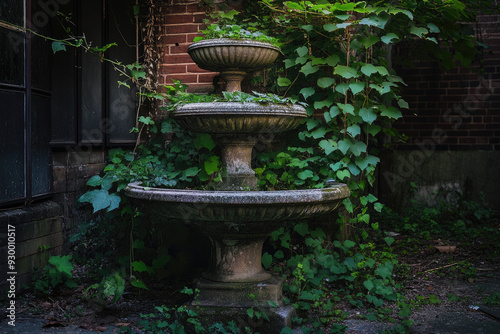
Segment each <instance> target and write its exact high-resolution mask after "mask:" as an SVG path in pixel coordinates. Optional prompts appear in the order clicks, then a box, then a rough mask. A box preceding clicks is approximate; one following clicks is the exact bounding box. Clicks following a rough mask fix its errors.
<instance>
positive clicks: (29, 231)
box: [0, 201, 64, 293]
mask: <svg viewBox="0 0 500 334" xmlns="http://www.w3.org/2000/svg"><path fill="white" fill-rule="evenodd" d="M62 215H63V209H62V206H61V205H59V204H57V203H55V202H53V201H45V202H43V203H39V204H36V205H33V206H29V207H25V208H19V209H13V210H8V211H2V212H0V231H1V233H0V240H1V244H0V254H2V255H3V256H2V257H1V258H0V267H1V268H2V269H1V271H0V291H2V293H3V292H4V291H7V289H8V288H9V287H8V282H7V278H9V277H11V276H12V275H15V276H16V280H15V283H16V290H19V289H21V288H22V287H23V286H24V285H30V283H31V276H32V269H33V268H39V267H42V266H43V265H45V264H46V263H47V260H48V259H49V257H50V256H52V255H56V254H60V253H61V250H62V247H63V221H64V219H63V216H62ZM9 255H14V256H15V263H14V264H12V263H10V265H9V263H8V262H7V260H8V256H9ZM11 273H15V274H11Z"/></svg>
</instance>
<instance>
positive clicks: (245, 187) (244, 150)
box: [126, 39, 350, 333]
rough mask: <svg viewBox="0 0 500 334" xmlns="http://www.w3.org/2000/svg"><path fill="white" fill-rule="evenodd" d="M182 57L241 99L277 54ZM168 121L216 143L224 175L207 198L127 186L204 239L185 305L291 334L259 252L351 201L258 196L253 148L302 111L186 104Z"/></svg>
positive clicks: (219, 44)
mask: <svg viewBox="0 0 500 334" xmlns="http://www.w3.org/2000/svg"><path fill="white" fill-rule="evenodd" d="M188 52H189V54H190V56H191V58H192V59H193V60H194V61H195V62H196V63H197V64H198V66H199V67H201V68H203V69H207V70H210V71H218V72H221V76H222V77H223V78H224V80H225V81H226V83H227V87H226V89H227V90H228V91H239V90H241V81H242V80H243V78H244V77H245V76H246V75H247V73H248V72H252V71H256V70H260V69H263V68H266V67H268V66H269V65H270V64H272V63H273V62H274V61H275V60H276V58H277V56H278V54H279V49H278V48H277V47H275V46H272V45H271V44H269V43H262V42H256V41H246V40H232V39H215V40H205V41H201V42H196V43H193V44H192V45H190V47H189V49H188ZM172 116H173V117H175V119H176V120H177V121H178V122H179V124H180V125H181V126H183V127H184V128H186V129H189V130H191V131H194V132H203V133H210V134H212V135H213V136H214V138H215V140H216V142H217V144H218V145H219V146H220V147H221V150H222V156H221V158H222V160H223V162H224V164H225V169H226V171H227V175H226V176H225V177H224V180H223V182H222V183H221V185H220V186H219V187H218V189H217V190H213V191H209V190H207V191H205V190H180V189H163V188H147V187H142V186H141V185H140V184H136V183H133V184H130V185H129V186H128V187H127V189H126V194H127V196H129V197H130V198H131V199H132V200H133V201H134V202H135V203H137V204H138V205H139V206H140V207H141V208H142V209H143V211H144V212H146V213H149V214H152V215H155V216H156V217H164V218H166V219H176V220H182V221H183V222H185V223H186V224H187V225H190V226H193V227H195V228H197V229H198V230H199V231H201V232H202V233H203V234H205V235H207V236H208V237H209V239H210V241H211V243H212V250H211V251H212V253H211V259H212V260H211V265H210V267H209V268H208V269H207V270H206V271H205V272H204V273H203V274H202V277H201V278H199V279H197V281H196V282H195V287H196V289H198V290H199V294H198V296H197V297H196V298H195V300H194V301H193V302H192V303H191V305H190V307H191V308H193V309H194V310H195V312H197V313H198V315H199V316H200V320H202V322H205V323H207V324H208V323H215V322H222V323H227V322H228V321H230V320H233V321H236V323H237V324H238V325H239V326H241V327H250V328H252V330H254V331H259V332H261V333H279V332H280V331H281V329H282V328H283V327H286V326H291V318H292V315H293V314H294V309H293V308H292V307H291V306H285V305H283V302H282V280H281V278H279V277H276V276H273V275H272V274H271V273H269V272H267V271H265V270H263V268H262V264H261V256H262V245H263V243H264V241H265V240H266V238H267V237H268V236H269V234H270V233H271V232H273V231H274V230H276V229H278V228H280V227H282V226H284V225H285V224H288V223H293V221H300V220H304V219H307V218H311V217H314V216H319V215H323V214H326V213H329V212H332V211H334V210H335V209H336V208H337V207H338V205H339V204H340V202H341V201H342V200H343V199H344V198H346V197H348V196H349V195H350V191H349V188H348V187H347V186H346V185H345V184H335V185H332V186H330V187H328V188H323V189H304V190H283V191H258V190H256V186H257V178H256V176H255V173H254V171H253V170H252V168H251V154H252V148H253V146H254V145H255V144H256V143H257V141H258V138H259V135H261V134H263V133H266V134H272V133H278V132H282V131H286V130H290V129H293V128H295V127H297V126H298V125H299V124H300V123H301V122H302V121H303V119H304V118H305V117H306V111H305V109H304V108H303V107H301V106H298V105H281V104H265V105H263V104H258V103H241V102H218V103H192V104H187V105H183V106H180V107H178V108H177V109H176V110H175V112H174V113H173V114H172ZM270 301H271V302H272V303H270ZM271 305H272V306H271ZM249 308H254V309H258V310H259V311H260V312H264V313H266V315H267V316H268V318H269V321H267V320H264V319H263V318H260V319H259V320H257V319H256V318H254V319H252V318H249V317H248V315H247V310H248V309H249Z"/></svg>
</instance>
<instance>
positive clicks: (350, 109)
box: [337, 103, 355, 116]
mask: <svg viewBox="0 0 500 334" xmlns="http://www.w3.org/2000/svg"><path fill="white" fill-rule="evenodd" d="M337 106H338V107H339V108H340V110H342V113H343V114H351V115H353V116H355V114H354V106H353V105H351V104H343V103H337Z"/></svg>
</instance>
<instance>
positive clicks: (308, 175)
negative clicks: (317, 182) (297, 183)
mask: <svg viewBox="0 0 500 334" xmlns="http://www.w3.org/2000/svg"><path fill="white" fill-rule="evenodd" d="M313 176H314V173H313V171H312V170H309V169H306V170H304V171H302V172H299V173H297V177H298V178H299V179H301V180H306V179H309V178H311V177H313Z"/></svg>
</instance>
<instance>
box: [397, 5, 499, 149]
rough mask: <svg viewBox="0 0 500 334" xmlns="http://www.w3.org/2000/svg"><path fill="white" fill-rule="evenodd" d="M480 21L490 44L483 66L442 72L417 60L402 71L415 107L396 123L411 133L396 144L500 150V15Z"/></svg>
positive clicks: (481, 32) (407, 95)
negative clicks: (406, 139) (405, 140)
mask: <svg viewBox="0 0 500 334" xmlns="http://www.w3.org/2000/svg"><path fill="white" fill-rule="evenodd" d="M478 21H479V22H478V23H477V24H476V25H475V28H476V35H477V36H478V37H479V38H481V39H482V40H483V42H484V43H486V44H487V45H489V47H490V49H486V50H484V52H483V54H482V60H483V61H482V62H483V64H482V67H479V66H478V65H474V66H473V67H472V68H466V67H458V68H454V69H452V70H450V71H442V70H440V69H439V67H438V66H436V65H434V64H431V63H425V62H422V61H416V62H415V64H414V65H415V66H414V67H412V68H404V69H398V74H399V75H400V76H401V77H402V78H403V80H404V81H405V82H406V83H407V84H408V86H407V87H406V88H405V89H404V92H403V97H404V99H405V100H406V101H407V102H408V103H409V104H410V108H411V109H410V110H409V111H408V110H406V111H403V116H404V117H403V119H402V120H400V121H398V122H397V123H396V124H395V127H396V128H397V129H398V130H400V131H401V132H402V133H404V134H406V135H408V137H409V140H408V141H407V143H405V144H399V145H398V146H397V148H399V149H412V148H415V146H420V147H422V146H423V145H425V146H426V147H427V148H432V149H436V150H499V149H500V16H499V15H483V16H480V17H479V18H478Z"/></svg>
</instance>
